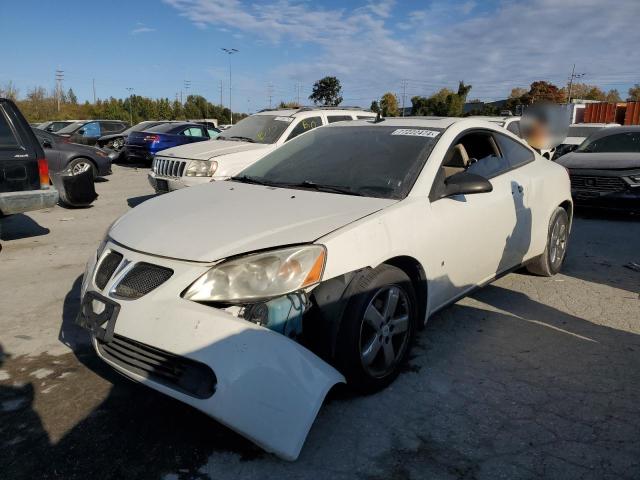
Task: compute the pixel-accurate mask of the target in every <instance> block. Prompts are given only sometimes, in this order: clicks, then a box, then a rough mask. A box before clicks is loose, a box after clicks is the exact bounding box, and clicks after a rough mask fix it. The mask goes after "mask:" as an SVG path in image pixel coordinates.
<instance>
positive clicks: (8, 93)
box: [0, 80, 20, 101]
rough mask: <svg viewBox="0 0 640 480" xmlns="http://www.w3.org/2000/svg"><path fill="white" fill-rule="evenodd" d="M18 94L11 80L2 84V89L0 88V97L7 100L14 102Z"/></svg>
mask: <svg viewBox="0 0 640 480" xmlns="http://www.w3.org/2000/svg"><path fill="white" fill-rule="evenodd" d="M19 93H20V92H19V91H18V89H17V88H16V86H15V85H14V84H13V82H12V81H11V80H9V81H8V82H7V83H5V84H4V87H0V97H5V98H8V99H9V100H13V101H16V100H17V99H18V94H19Z"/></svg>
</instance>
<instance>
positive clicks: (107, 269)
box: [96, 252, 122, 290]
mask: <svg viewBox="0 0 640 480" xmlns="http://www.w3.org/2000/svg"><path fill="white" fill-rule="evenodd" d="M121 261H122V255H121V254H119V253H118V252H109V253H107V255H106V256H105V257H104V258H103V259H102V262H100V266H99V267H98V271H97V272H96V286H97V287H98V288H99V289H100V290H102V289H103V288H104V287H106V286H107V283H108V282H109V279H110V278H111V276H112V275H113V273H114V272H115V271H116V268H118V265H120V262H121Z"/></svg>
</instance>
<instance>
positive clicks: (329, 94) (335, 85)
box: [309, 77, 342, 107]
mask: <svg viewBox="0 0 640 480" xmlns="http://www.w3.org/2000/svg"><path fill="white" fill-rule="evenodd" d="M341 92H342V86H341V85H340V80H338V79H337V78H336V77H324V78H322V79H320V80H318V81H317V82H316V83H314V84H313V92H312V93H311V95H309V100H312V101H313V103H315V104H316V105H317V104H318V103H321V104H322V105H325V106H332V107H335V106H338V105H340V104H341V103H342V96H341V95H340V93H341Z"/></svg>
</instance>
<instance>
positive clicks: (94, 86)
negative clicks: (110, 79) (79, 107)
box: [93, 78, 96, 105]
mask: <svg viewBox="0 0 640 480" xmlns="http://www.w3.org/2000/svg"><path fill="white" fill-rule="evenodd" d="M93 104H94V105H95V104H96V79H95V78H94V79H93Z"/></svg>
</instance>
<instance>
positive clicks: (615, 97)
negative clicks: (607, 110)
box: [604, 88, 622, 103]
mask: <svg viewBox="0 0 640 480" xmlns="http://www.w3.org/2000/svg"><path fill="white" fill-rule="evenodd" d="M604 101H605V102H609V103H617V102H621V101H622V98H621V97H620V92H618V90H616V89H615V88H612V89H611V90H609V91H608V92H607V94H606V95H605V97H604Z"/></svg>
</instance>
